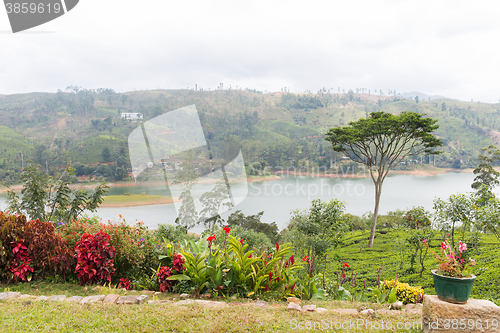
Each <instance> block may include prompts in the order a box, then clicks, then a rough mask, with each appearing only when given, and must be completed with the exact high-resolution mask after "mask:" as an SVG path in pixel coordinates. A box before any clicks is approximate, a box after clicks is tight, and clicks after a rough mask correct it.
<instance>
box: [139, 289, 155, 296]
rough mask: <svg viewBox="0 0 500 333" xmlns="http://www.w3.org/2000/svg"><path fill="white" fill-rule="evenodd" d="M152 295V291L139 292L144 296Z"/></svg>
mask: <svg viewBox="0 0 500 333" xmlns="http://www.w3.org/2000/svg"><path fill="white" fill-rule="evenodd" d="M154 293H155V291H154V290H143V291H141V294H144V295H152V294H154Z"/></svg>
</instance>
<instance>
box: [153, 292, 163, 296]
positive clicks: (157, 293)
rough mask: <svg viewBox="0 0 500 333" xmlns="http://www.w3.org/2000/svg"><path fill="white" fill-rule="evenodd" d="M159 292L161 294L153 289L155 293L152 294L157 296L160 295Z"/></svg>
mask: <svg viewBox="0 0 500 333" xmlns="http://www.w3.org/2000/svg"><path fill="white" fill-rule="evenodd" d="M160 294H161V292H159V291H155V293H154V294H153V295H154V296H158V295H160Z"/></svg>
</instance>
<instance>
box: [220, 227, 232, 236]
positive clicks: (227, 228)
mask: <svg viewBox="0 0 500 333" xmlns="http://www.w3.org/2000/svg"><path fill="white" fill-rule="evenodd" d="M222 230H224V231H225V232H226V234H228V233H229V232H230V231H231V228H229V226H228V225H226V226H225V227H224V228H222Z"/></svg>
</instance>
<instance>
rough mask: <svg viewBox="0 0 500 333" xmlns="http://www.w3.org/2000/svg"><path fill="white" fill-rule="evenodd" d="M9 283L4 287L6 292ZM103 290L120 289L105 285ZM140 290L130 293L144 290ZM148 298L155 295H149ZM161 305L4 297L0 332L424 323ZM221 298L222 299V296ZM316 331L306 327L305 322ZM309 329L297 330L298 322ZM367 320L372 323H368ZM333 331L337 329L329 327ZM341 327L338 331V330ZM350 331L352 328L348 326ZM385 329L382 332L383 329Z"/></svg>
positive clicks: (240, 305) (40, 287) (405, 318)
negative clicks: (106, 303)
mask: <svg viewBox="0 0 500 333" xmlns="http://www.w3.org/2000/svg"><path fill="white" fill-rule="evenodd" d="M4 287H5V286H0V291H3V289H4ZM9 290H10V291H20V292H22V293H29V294H30V295H46V296H50V295H60V294H64V295H67V296H73V295H80V296H87V295H96V294H98V293H99V291H98V290H94V291H93V290H91V287H88V288H85V287H81V286H78V285H71V284H57V283H51V282H32V283H25V284H18V285H16V286H14V285H10V288H9ZM100 292H101V293H108V292H112V293H121V294H124V293H125V292H124V291H119V292H116V290H113V289H111V290H109V289H107V288H102V289H101V290H100ZM139 293H140V292H128V294H139ZM149 299H150V300H151V299H153V297H152V296H149ZM158 299H159V300H162V303H160V304H141V305H105V304H102V303H92V304H86V305H82V304H78V303H70V302H36V301H34V300H33V299H31V300H26V299H10V300H7V301H0V307H1V308H2V311H1V312H0V323H1V327H0V331H1V332H26V331H36V332H291V331H307V332H324V331H325V326H323V328H322V329H320V328H318V327H319V326H318V325H320V324H322V325H330V326H328V327H334V325H335V324H336V323H337V325H341V324H342V323H346V324H345V325H348V324H347V323H349V325H350V323H351V322H352V323H363V324H362V325H361V326H359V327H356V329H353V330H351V331H352V332H372V331H373V329H372V328H371V326H370V325H381V324H382V322H384V323H387V322H388V321H391V322H392V323H394V324H396V323H397V322H401V323H409V325H410V324H413V325H415V326H414V327H415V328H417V326H416V325H417V323H421V322H422V318H421V316H420V315H419V314H415V313H407V312H406V311H405V312H401V315H398V316H397V317H389V316H387V315H379V314H377V315H376V316H375V317H373V318H368V317H364V316H362V315H346V314H339V313H335V312H332V311H329V312H326V313H299V312H296V311H293V312H291V311H290V310H287V309H286V306H287V303H286V302H269V307H267V308H256V307H254V305H253V302H252V301H249V300H247V299H237V300H231V302H229V303H228V305H229V306H227V307H225V308H215V307H208V306H204V305H199V304H189V305H178V304H177V302H176V300H178V299H179V297H178V295H176V294H161V295H159V296H158ZM218 300H219V301H220V300H221V299H218ZM304 304H316V305H317V307H324V308H327V309H334V308H350V309H358V308H360V307H366V308H372V309H375V310H377V309H381V308H382V307H383V305H380V304H370V303H356V302H354V303H351V302H339V301H322V302H320V301H317V302H307V301H306V302H302V305H304ZM308 322H309V325H314V323H316V325H317V326H316V328H317V329H306V326H305V325H308ZM299 323H301V324H300V325H302V326H304V329H298V327H299V326H298V325H299ZM366 324H368V327H365V326H364V325H366ZM328 330H332V331H333V330H334V329H330V328H329V329H328ZM337 331H338V330H337ZM348 331H349V330H348ZM381 331H383V330H381ZM397 331H398V332H421V330H418V329H415V330H406V331H405V330H397Z"/></svg>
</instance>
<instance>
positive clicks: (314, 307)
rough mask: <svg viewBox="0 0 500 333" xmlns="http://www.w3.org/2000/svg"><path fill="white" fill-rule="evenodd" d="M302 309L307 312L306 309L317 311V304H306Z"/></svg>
mask: <svg viewBox="0 0 500 333" xmlns="http://www.w3.org/2000/svg"><path fill="white" fill-rule="evenodd" d="M301 311H302V312H306V311H309V312H315V311H316V305H315V304H309V305H304V306H303V307H302V310H301Z"/></svg>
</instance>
